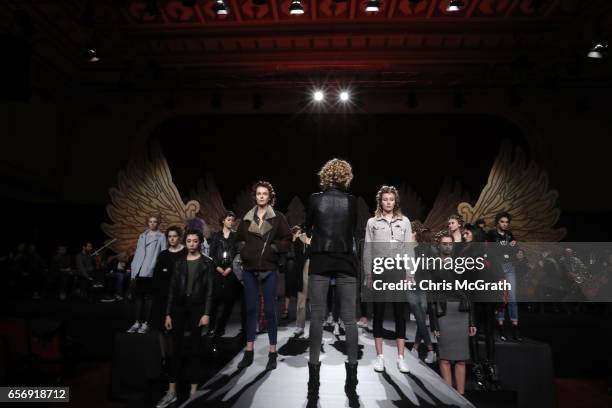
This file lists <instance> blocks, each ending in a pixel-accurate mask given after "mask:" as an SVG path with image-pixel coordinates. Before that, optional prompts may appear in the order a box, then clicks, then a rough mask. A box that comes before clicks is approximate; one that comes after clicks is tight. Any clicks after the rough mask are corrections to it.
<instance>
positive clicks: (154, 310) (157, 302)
mask: <svg viewBox="0 0 612 408" xmlns="http://www.w3.org/2000/svg"><path fill="white" fill-rule="evenodd" d="M186 256H187V248H185V247H183V249H181V250H180V251H177V252H171V251H170V250H169V249H164V250H163V251H161V252H160V253H159V255H158V256H157V262H156V263H155V273H154V274H153V304H152V306H151V319H150V323H151V326H152V327H154V328H156V329H159V330H163V327H164V318H165V316H166V306H167V305H168V288H169V287H170V278H171V277H172V274H173V273H174V270H175V269H176V263H177V262H178V261H179V260H180V259H184V258H185V257H186Z"/></svg>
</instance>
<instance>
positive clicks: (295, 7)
mask: <svg viewBox="0 0 612 408" xmlns="http://www.w3.org/2000/svg"><path fill="white" fill-rule="evenodd" d="M289 14H291V15H294V16H297V15H301V14H304V7H302V2H301V1H300V0H293V1H292V2H291V5H290V6H289Z"/></svg>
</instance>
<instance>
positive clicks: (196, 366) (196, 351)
mask: <svg viewBox="0 0 612 408" xmlns="http://www.w3.org/2000/svg"><path fill="white" fill-rule="evenodd" d="M204 311H205V307H204V305H185V306H175V307H174V309H173V310H172V313H171V314H170V317H171V318H172V332H171V333H172V349H173V350H172V355H171V356H170V358H169V361H168V368H169V373H168V377H169V382H171V383H176V382H178V381H179V380H180V379H181V378H184V379H185V380H187V381H189V383H190V384H197V383H198V382H199V380H200V377H199V370H200V361H201V358H202V352H201V351H202V347H203V343H202V339H201V335H200V333H201V327H200V326H199V322H200V318H201V317H202V315H203V314H204ZM186 335H187V336H186ZM181 373H182V374H183V376H181Z"/></svg>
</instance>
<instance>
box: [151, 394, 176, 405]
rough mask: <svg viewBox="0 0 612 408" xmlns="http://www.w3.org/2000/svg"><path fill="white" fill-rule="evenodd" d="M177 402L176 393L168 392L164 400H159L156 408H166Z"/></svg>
mask: <svg viewBox="0 0 612 408" xmlns="http://www.w3.org/2000/svg"><path fill="white" fill-rule="evenodd" d="M175 402H176V392H170V391H166V393H165V394H164V396H163V397H162V399H160V400H159V402H158V403H157V405H155V408H166V407H167V406H168V405H170V404H174V403H175Z"/></svg>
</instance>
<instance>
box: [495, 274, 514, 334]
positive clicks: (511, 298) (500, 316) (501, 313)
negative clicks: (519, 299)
mask: <svg viewBox="0 0 612 408" xmlns="http://www.w3.org/2000/svg"><path fill="white" fill-rule="evenodd" d="M502 269H503V271H504V277H505V279H506V280H507V281H508V282H510V285H511V287H512V290H510V291H509V292H508V305H507V307H508V314H509V315H510V320H512V322H513V323H516V322H518V304H517V303H516V290H517V287H516V271H515V269H514V265H513V264H512V262H504V263H503V264H502ZM497 321H498V323H499V324H503V323H504V309H501V310H500V311H498V312H497Z"/></svg>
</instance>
